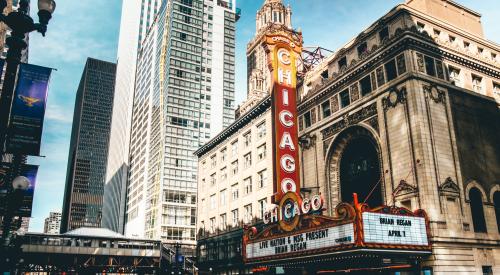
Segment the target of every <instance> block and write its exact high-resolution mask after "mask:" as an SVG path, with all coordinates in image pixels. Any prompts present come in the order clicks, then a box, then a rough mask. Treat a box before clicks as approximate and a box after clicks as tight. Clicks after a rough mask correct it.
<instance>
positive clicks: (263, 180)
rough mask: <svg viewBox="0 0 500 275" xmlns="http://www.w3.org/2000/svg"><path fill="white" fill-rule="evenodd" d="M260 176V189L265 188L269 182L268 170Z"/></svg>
mask: <svg viewBox="0 0 500 275" xmlns="http://www.w3.org/2000/svg"><path fill="white" fill-rule="evenodd" d="M258 174H259V188H263V187H264V186H266V182H267V170H266V169H264V170H262V171H260V172H259V173H258Z"/></svg>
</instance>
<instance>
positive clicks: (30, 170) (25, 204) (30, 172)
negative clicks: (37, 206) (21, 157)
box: [16, 165, 38, 217]
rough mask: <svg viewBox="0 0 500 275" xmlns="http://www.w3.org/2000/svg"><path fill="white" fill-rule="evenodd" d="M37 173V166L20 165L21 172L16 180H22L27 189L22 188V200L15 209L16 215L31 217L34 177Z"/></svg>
mask: <svg viewBox="0 0 500 275" xmlns="http://www.w3.org/2000/svg"><path fill="white" fill-rule="evenodd" d="M37 174H38V166H36V165H22V166H21V172H20V173H19V176H18V178H17V179H16V180H18V181H21V182H24V184H25V185H26V186H27V189H26V190H24V196H23V201H22V203H21V205H20V207H19V209H18V210H17V211H18V212H17V213H16V216H19V217H31V209H32V208H33V197H34V194H35V185H36V177H37Z"/></svg>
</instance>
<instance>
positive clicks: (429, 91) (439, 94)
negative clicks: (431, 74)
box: [424, 85, 446, 104]
mask: <svg viewBox="0 0 500 275" xmlns="http://www.w3.org/2000/svg"><path fill="white" fill-rule="evenodd" d="M424 92H425V94H426V96H428V97H429V98H430V99H432V101H434V102H435V103H443V104H445V102H446V95H445V93H444V92H443V91H441V90H439V89H438V87H437V86H436V85H430V86H428V85H425V86H424Z"/></svg>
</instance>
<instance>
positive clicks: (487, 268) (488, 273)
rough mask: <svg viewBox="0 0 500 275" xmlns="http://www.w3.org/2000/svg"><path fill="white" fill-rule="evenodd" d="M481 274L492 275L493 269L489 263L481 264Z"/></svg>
mask: <svg viewBox="0 0 500 275" xmlns="http://www.w3.org/2000/svg"><path fill="white" fill-rule="evenodd" d="M482 268H483V275H493V269H492V268H491V266H489V265H483V266H482Z"/></svg>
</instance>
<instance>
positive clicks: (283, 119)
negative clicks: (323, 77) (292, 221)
mask: <svg viewBox="0 0 500 275" xmlns="http://www.w3.org/2000/svg"><path fill="white" fill-rule="evenodd" d="M300 43H301V41H294V40H293V39H292V38H289V37H287V36H284V35H280V34H278V35H272V36H268V37H267V45H268V47H269V50H270V51H271V52H272V59H273V75H274V77H273V78H274V87H273V94H272V107H271V110H272V116H273V127H274V129H273V166H274V169H273V170H274V173H273V182H274V197H273V201H274V202H278V201H280V200H281V198H282V197H283V196H284V195H285V194H286V193H288V192H293V193H296V194H297V195H298V196H299V197H300V186H301V185H300V161H299V144H298V140H299V137H298V134H299V131H298V126H297V125H298V124H297V121H298V120H297V115H298V114H297V92H296V87H297V62H296V61H297V57H298V56H300V54H301V52H302V47H301V45H300Z"/></svg>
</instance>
